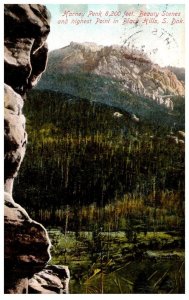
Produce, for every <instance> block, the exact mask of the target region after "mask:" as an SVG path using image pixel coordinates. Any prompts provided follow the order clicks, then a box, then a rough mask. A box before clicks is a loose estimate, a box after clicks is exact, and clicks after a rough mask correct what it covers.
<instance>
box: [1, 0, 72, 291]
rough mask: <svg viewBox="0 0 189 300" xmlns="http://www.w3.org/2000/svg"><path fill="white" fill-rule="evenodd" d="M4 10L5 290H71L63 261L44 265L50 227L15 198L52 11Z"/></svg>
mask: <svg viewBox="0 0 189 300" xmlns="http://www.w3.org/2000/svg"><path fill="white" fill-rule="evenodd" d="M4 14H5V19H4V20H5V33H4V39H5V40H4V46H5V52H4V66H5V89H4V107H5V113H4V122H5V125H4V133H5V134H4V141H5V143H4V165H5V175H4V181H5V186H4V190H5V214H4V220H5V239H4V243H5V247H4V258H5V280H4V281H5V293H20V294H23V293H28V292H29V293H50V294H52V293H54V294H57V293H66V292H67V290H68V287H67V286H68V280H69V272H68V270H67V269H66V268H64V267H58V266H52V267H50V266H49V267H46V269H44V270H43V268H44V267H45V266H46V264H47V263H48V261H49V260H50V246H51V244H50V240H49V237H48V234H47V231H46V229H45V228H44V227H43V226H42V225H41V224H39V223H37V222H36V221H34V220H32V219H31V218H30V217H29V215H28V214H27V212H26V211H25V209H24V208H23V207H21V206H20V205H19V204H17V203H15V202H14V200H13V198H12V190H13V183H14V178H15V177H16V176H17V173H18V171H19V168H20V165H21V162H22V160H23V158H24V155H25V150H26V144H27V133H26V131H25V117H24V115H23V113H22V108H23V105H24V99H23V98H24V97H23V96H24V94H25V93H26V91H27V90H28V89H30V88H31V87H33V86H35V85H36V83H37V82H38V80H39V79H40V77H41V74H42V72H43V71H44V70H45V68H46V61H47V51H48V49H47V45H46V43H45V41H46V38H47V36H48V33H49V31H50V26H49V16H48V12H47V9H46V7H45V6H43V5H35V4H32V5H31V4H29V5H24V4H23V5H17V4H6V5H5V10H4ZM28 201H32V199H28ZM55 269H56V270H55ZM57 270H58V271H57ZM38 272H39V273H38ZM36 273H37V274H36ZM34 274H35V275H34ZM33 275H34V277H32V276H33ZM45 278H46V279H45ZM60 278H61V279H60Z"/></svg>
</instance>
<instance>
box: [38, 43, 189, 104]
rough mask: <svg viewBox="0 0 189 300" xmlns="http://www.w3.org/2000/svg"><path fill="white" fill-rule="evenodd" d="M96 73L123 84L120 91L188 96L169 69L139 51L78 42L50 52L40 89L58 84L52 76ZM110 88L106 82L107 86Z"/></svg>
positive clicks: (149, 95)
mask: <svg viewBox="0 0 189 300" xmlns="http://www.w3.org/2000/svg"><path fill="white" fill-rule="evenodd" d="M70 73H71V74H73V73H74V74H77V73H79V74H80V73H82V74H86V73H89V74H95V75H98V76H101V77H107V78H111V79H113V82H114V80H117V81H119V83H120V89H122V90H123V91H128V90H129V91H132V92H134V93H135V94H137V95H140V96H144V97H148V98H151V99H152V98H154V100H155V97H156V98H157V97H160V96H165V95H175V96H176V95H179V96H182V95H184V86H183V83H182V82H180V81H179V80H178V79H177V77H176V75H175V74H174V73H173V72H172V71H170V69H168V68H161V67H160V66H158V65H157V64H153V63H152V61H150V59H149V58H148V57H147V56H146V55H144V54H143V53H142V52H139V51H136V50H135V51H131V50H130V49H128V48H125V47H121V46H98V45H96V44H91V43H83V44H79V43H74V42H71V43H70V45H69V46H67V47H64V48H61V49H58V50H54V51H52V52H50V53H49V62H48V67H47V71H46V73H45V75H44V77H43V80H42V81H41V82H40V87H43V86H44V85H45V86H46V87H47V84H50V88H51V87H53V84H54V83H55V82H54V80H53V79H52V81H51V80H49V77H48V76H49V75H52V76H53V75H54V79H55V78H56V75H57V76H58V75H67V74H70ZM104 85H105V87H106V82H105V83H104Z"/></svg>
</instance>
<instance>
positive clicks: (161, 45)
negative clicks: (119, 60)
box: [46, 4, 185, 67]
mask: <svg viewBox="0 0 189 300" xmlns="http://www.w3.org/2000/svg"><path fill="white" fill-rule="evenodd" d="M46 6H47V8H48V9H49V11H50V13H51V33H50V35H49V37H48V44H49V50H50V51H51V50H53V49H57V48H62V47H64V46H67V45H69V44H70V42H71V41H74V42H95V43H97V44H100V45H111V44H118V45H123V44H124V43H125V45H126V46H128V47H130V48H132V47H133V48H137V49H140V50H142V51H144V52H145V53H147V54H148V56H149V57H150V58H151V59H152V60H153V61H154V62H156V63H158V64H160V65H161V66H166V65H173V66H178V67H184V66H185V64H184V49H185V45H184V26H185V25H184V21H185V20H184V5H182V4H181V5H178V4H177V5H176V4H168V5H166V4H159V5H155V4H146V5H143V4H76V5H74V4H47V5H46ZM90 11H92V12H93V13H99V12H101V16H99V19H100V20H104V19H106V20H108V19H111V20H110V23H106V24H103V23H97V24H95V22H96V20H97V18H98V16H93V17H91V16H88V15H89V13H90ZM107 11H108V12H109V14H111V12H112V11H113V12H119V13H118V14H119V15H118V16H105V13H106V12H107ZM65 12H69V13H71V14H76V15H77V14H79V13H81V14H83V16H68V15H67V17H66V16H65ZM143 12H144V13H146V14H149V13H150V14H151V15H150V16H147V15H145V16H143V15H142V16H140V15H141V14H142V13H143ZM124 13H125V14H128V15H127V16H126V15H124ZM175 13H176V14H177V16H175V15H174V14H175ZM129 14H130V16H129ZM169 14H173V15H171V16H167V15H169ZM139 16H140V17H139ZM126 18H127V21H129V20H134V21H136V23H134V24H130V23H125V25H123V23H124V19H126ZM146 18H147V19H146ZM164 18H166V19H164ZM90 19H91V23H88V24H79V25H76V24H75V23H74V24H72V22H77V21H78V20H79V21H80V20H83V21H88V22H90ZM114 19H116V20H117V23H113V20H114ZM156 21H157V22H158V23H154V22H156ZM176 21H177V22H178V21H179V23H176ZM61 22H62V23H61ZM64 22H68V23H67V24H65V23H64ZM146 22H147V23H146ZM164 22H166V23H164ZM180 22H181V23H180Z"/></svg>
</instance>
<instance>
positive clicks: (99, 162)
mask: <svg viewBox="0 0 189 300" xmlns="http://www.w3.org/2000/svg"><path fill="white" fill-rule="evenodd" d="M130 97H131V96H130ZM133 97H134V96H133ZM180 101H181V100H180ZM177 103H179V99H178V100H177ZM178 107H179V106H178ZM180 107H182V106H181V105H180ZM180 107H179V109H181V108H180ZM117 110H118V108H115V107H111V106H107V105H105V104H100V103H97V102H90V101H89V100H86V99H81V98H76V97H73V96H70V95H68V94H61V93H56V92H52V91H37V90H36V91H33V92H32V93H30V95H29V97H28V99H27V100H26V105H25V114H26V116H27V132H28V136H29V143H28V146H27V152H26V158H25V160H24V163H23V166H22V168H21V172H20V173H19V177H18V179H17V181H16V187H15V199H17V198H18V197H19V203H21V204H22V205H23V206H25V207H26V208H27V210H28V211H29V212H30V213H31V215H34V216H35V218H36V219H38V220H39V221H42V222H43V223H45V224H51V225H52V224H56V225H57V224H59V225H60V224H62V221H63V220H65V219H66V216H67V215H68V214H69V223H68V227H69V229H70V230H74V229H75V228H78V225H79V226H80V228H81V229H82V227H85V226H86V224H88V225H89V228H90V226H93V223H96V222H97V221H99V222H102V220H103V223H104V226H107V224H106V221H107V223H108V221H109V219H110V217H111V220H112V224H111V228H112V230H115V229H116V230H118V229H120V228H121V229H124V227H125V226H126V225H125V222H126V220H128V219H132V220H134V221H133V222H134V223H136V225H138V226H141V227H147V228H151V227H152V226H154V222H155V223H156V226H158V228H160V229H163V228H166V229H168V228H169V227H170V228H180V227H182V229H183V219H184V146H183V143H175V142H174V139H171V138H170V137H171V136H170V132H171V134H174V135H176V132H177V131H178V130H179V129H182V130H183V127H181V125H180V127H178V128H176V126H177V125H175V127H171V126H170V124H169V122H170V121H169V122H168V124H166V122H162V125H161V126H160V125H158V126H157V124H156V123H154V120H153V119H152V121H151V122H149V120H148V119H147V120H146V119H145V118H143V119H141V120H140V121H139V122H135V121H133V119H132V116H131V114H130V113H127V112H125V111H123V110H120V109H119V110H118V111H119V113H120V114H121V115H122V116H121V117H119V118H116V117H115V116H114V113H115V112H116V111H117ZM176 113H177V112H176ZM164 114H165V112H164ZM170 117H172V118H173V117H174V118H175V116H170ZM176 117H177V115H176ZM162 118H164V115H163V116H162ZM160 123H161V122H160V121H159V124H160ZM175 123H176V122H175ZM176 124H177V123H176ZM173 131H175V132H173ZM19 186H22V189H21V190H20V189H19ZM28 199H32V202H31V201H28ZM76 220H77V221H76ZM78 223H79V224H78Z"/></svg>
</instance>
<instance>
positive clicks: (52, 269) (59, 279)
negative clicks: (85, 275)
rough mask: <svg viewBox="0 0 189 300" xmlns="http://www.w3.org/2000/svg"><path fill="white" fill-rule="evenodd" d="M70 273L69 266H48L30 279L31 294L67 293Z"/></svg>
mask: <svg viewBox="0 0 189 300" xmlns="http://www.w3.org/2000/svg"><path fill="white" fill-rule="evenodd" d="M69 278H70V273H69V269H68V267H67V266H58V265H53V266H47V267H46V268H44V269H43V271H41V272H39V273H36V274H34V276H33V277H32V279H30V280H29V291H28V292H29V294H67V293H68V289H69V287H68V284H69Z"/></svg>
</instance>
